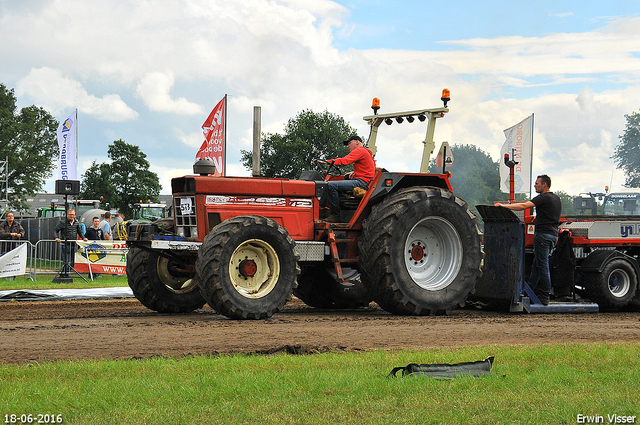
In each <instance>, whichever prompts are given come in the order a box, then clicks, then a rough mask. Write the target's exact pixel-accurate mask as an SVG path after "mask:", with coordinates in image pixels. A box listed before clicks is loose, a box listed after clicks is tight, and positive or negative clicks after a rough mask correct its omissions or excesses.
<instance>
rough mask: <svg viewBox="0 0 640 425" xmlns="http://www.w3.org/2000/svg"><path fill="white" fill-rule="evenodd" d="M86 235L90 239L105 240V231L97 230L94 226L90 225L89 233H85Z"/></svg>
mask: <svg viewBox="0 0 640 425" xmlns="http://www.w3.org/2000/svg"><path fill="white" fill-rule="evenodd" d="M85 237H86V238H87V239H89V240H90V241H102V240H104V232H103V231H102V229H98V230H96V229H94V228H93V227H89V228H88V229H87V233H85Z"/></svg>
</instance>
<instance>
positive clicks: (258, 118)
mask: <svg viewBox="0 0 640 425" xmlns="http://www.w3.org/2000/svg"><path fill="white" fill-rule="evenodd" d="M261 128H262V108H261V107H260V106H254V107H253V177H259V176H260V132H261V131H262V129H261Z"/></svg>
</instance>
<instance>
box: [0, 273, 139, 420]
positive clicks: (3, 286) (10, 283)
mask: <svg viewBox="0 0 640 425" xmlns="http://www.w3.org/2000/svg"><path fill="white" fill-rule="evenodd" d="M82 275H83V276H84V278H85V279H87V282H85V281H84V280H82V278H80V277H78V275H74V274H73V273H71V274H70V276H71V277H73V278H74V279H73V283H64V284H61V283H53V282H52V280H53V278H54V276H55V275H53V274H47V275H42V274H39V275H38V277H37V279H36V280H35V281H33V280H30V279H29V278H28V277H25V276H17V277H16V278H15V279H14V280H5V279H0V291H7V290H16V289H61V288H68V289H80V288H108V287H112V286H128V285H127V277H126V276H111V275H106V274H103V275H101V276H100V277H98V278H94V280H93V281H91V279H89V277H88V276H87V274H86V273H83V274H82ZM0 419H2V418H0ZM0 423H1V422H0Z"/></svg>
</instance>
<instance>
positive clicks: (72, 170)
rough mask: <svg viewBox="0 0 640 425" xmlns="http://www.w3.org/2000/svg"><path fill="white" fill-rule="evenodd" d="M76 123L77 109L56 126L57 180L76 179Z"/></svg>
mask: <svg viewBox="0 0 640 425" xmlns="http://www.w3.org/2000/svg"><path fill="white" fill-rule="evenodd" d="M77 125H78V111H74V112H73V113H72V114H71V115H69V116H68V117H67V119H66V120H64V121H63V122H62V123H61V124H60V126H58V131H57V135H58V147H59V148H60V154H59V156H58V180H78V141H77V140H76V133H77Z"/></svg>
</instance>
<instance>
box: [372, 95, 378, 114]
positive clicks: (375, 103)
mask: <svg viewBox="0 0 640 425" xmlns="http://www.w3.org/2000/svg"><path fill="white" fill-rule="evenodd" d="M371 109H373V115H378V109H380V99H378V98H377V97H374V98H373V102H371Z"/></svg>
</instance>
